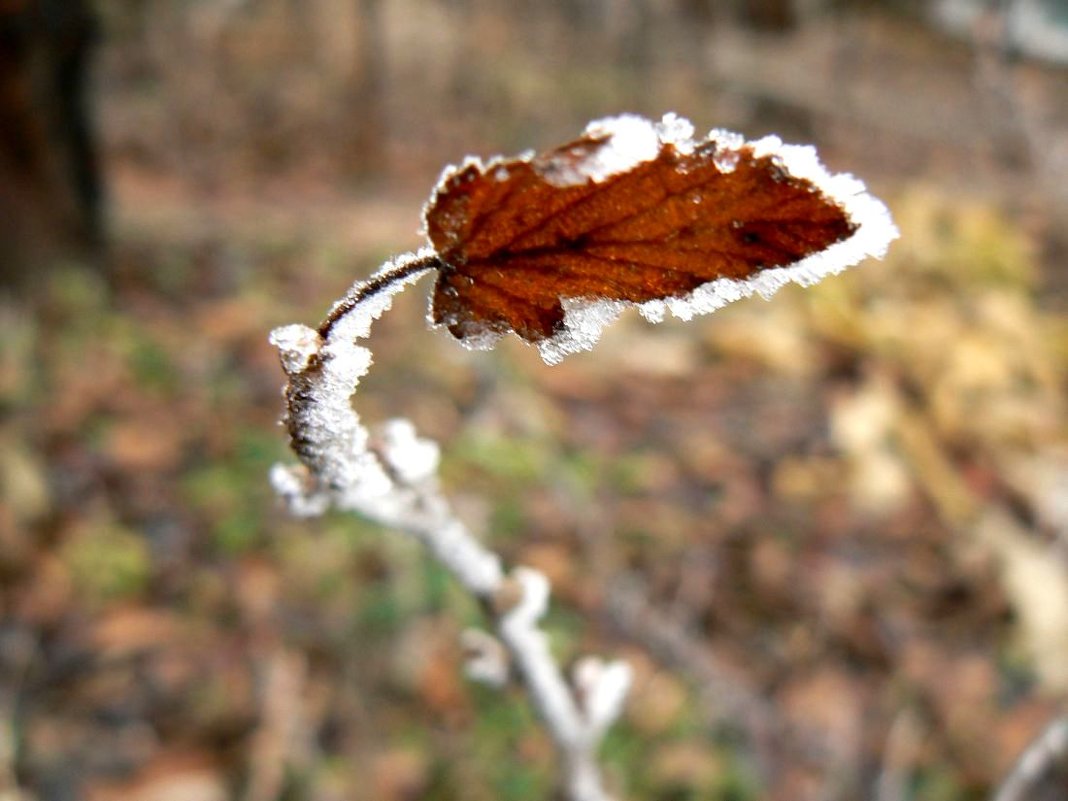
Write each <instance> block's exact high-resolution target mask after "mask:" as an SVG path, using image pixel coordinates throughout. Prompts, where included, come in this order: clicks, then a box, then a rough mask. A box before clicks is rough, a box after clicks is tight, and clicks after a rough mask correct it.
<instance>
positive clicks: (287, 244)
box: [0, 0, 1068, 801]
mask: <svg viewBox="0 0 1068 801" xmlns="http://www.w3.org/2000/svg"><path fill="white" fill-rule="evenodd" d="M623 111H633V112H639V113H644V114H647V115H650V116H655V117H659V116H660V115H661V114H662V113H664V112H666V111H677V112H678V113H680V114H682V115H683V116H687V117H689V118H691V119H692V120H693V121H694V123H695V124H696V126H697V128H698V129H699V130H707V129H709V128H712V127H725V128H731V129H735V130H739V131H741V132H743V133H745V134H746V135H747V136H749V137H754V136H759V135H763V134H765V133H769V132H775V133H778V134H780V135H782V136H783V137H784V138H785V139H787V140H788V141H799V142H810V143H813V144H816V145H817V147H818V148H819V150H820V153H821V155H822V157H823V159H824V161H825V162H826V163H827V164H828V165H829V166H830V167H831V168H832V169H834V170H837V171H851V172H854V173H856V174H858V175H860V176H862V177H863V178H864V179H865V180H866V181H867V182H868V184H869V186H870V187H871V188H872V189H873V191H874V192H875V193H876V194H878V195H880V196H881V197H884V198H885V199H887V201H888V203H889V205H890V206H891V208H892V210H893V212H894V215H895V218H896V219H897V221H898V223H899V225H900V227H901V229H902V234H903V236H902V239H901V240H900V241H899V242H897V243H895V245H894V246H893V247H892V249H891V253H890V255H889V257H888V258H887V260H886V261H884V262H879V263H876V262H872V263H868V264H865V265H863V266H862V267H860V268H857V269H854V270H852V271H850V272H849V273H848V274H846V275H843V276H840V277H836V278H833V279H828V280H827V281H825V282H824V283H823V284H820V285H819V286H818V287H816V288H814V289H810V290H804V291H802V290H800V289H799V288H797V287H793V288H790V289H787V290H783V291H782V292H781V293H780V294H779V295H778V296H777V297H776V298H775V299H774V301H773V302H771V303H765V302H763V301H760V300H752V301H748V302H745V303H740V304H737V305H736V306H734V307H731V308H728V309H726V310H724V311H722V312H719V313H717V314H716V315H714V316H713V317H710V318H708V319H702V320H698V321H695V322H693V323H688V324H682V323H679V322H677V321H669V322H666V323H664V324H662V325H659V326H656V327H651V326H648V325H646V324H645V323H643V322H641V321H640V320H638V319H635V318H632V317H630V316H628V317H626V318H625V319H623V320H621V321H620V322H619V323H617V324H616V325H615V326H614V327H613V328H611V329H609V331H608V332H606V336H605V339H604V341H603V343H602V344H601V345H600V346H599V347H598V349H597V350H596V351H595V352H593V353H590V354H583V355H579V356H575V357H572V358H571V359H569V360H568V361H567V362H566V363H565V364H563V365H560V366H558V367H555V368H547V367H545V366H544V365H542V364H541V362H540V360H539V359H538V357H537V354H536V353H535V352H533V351H532V350H530V349H527V348H525V347H523V346H522V345H520V344H518V343H517V342H516V341H508V342H505V343H502V345H501V346H500V347H499V348H498V349H497V350H496V351H494V352H493V353H490V354H471V353H467V352H465V351H463V350H462V349H461V348H458V347H456V345H455V344H454V343H453V342H452V341H451V340H450V338H449V337H447V336H444V335H442V334H441V333H440V332H432V331H428V330H427V329H426V326H425V323H424V315H425V288H424V287H422V286H420V287H417V288H415V289H414V290H411V291H409V292H407V293H405V295H404V296H403V297H401V298H400V299H399V300H398V303H397V304H396V306H395V309H394V311H393V312H392V313H391V314H390V315H387V316H386V318H385V319H383V320H382V321H381V322H380V323H379V325H378V326H377V328H376V331H375V338H374V340H373V343H374V347H375V349H376V350H375V353H376V367H375V369H374V370H373V371H372V372H371V375H370V376H369V378H368V379H367V382H366V384H365V385H364V386H362V387H361V397H360V398H359V404H358V405H359V408H360V410H361V413H362V414H363V415H364V416H365V419H367V420H368V421H375V420H381V419H383V418H385V417H386V416H389V415H396V414H403V415H406V416H408V417H411V418H412V419H413V420H415V422H416V423H417V425H418V427H419V428H420V430H421V431H422V432H423V433H425V434H427V435H429V436H432V437H435V438H437V439H438V440H440V441H441V443H442V445H443V449H444V453H445V464H444V467H443V470H444V481H445V483H446V485H447V487H448V490H449V493H450V495H451V497H452V498H453V499H454V500H455V502H456V505H457V507H458V508H459V509H460V511H461V514H462V515H463V516H464V518H465V519H466V520H467V521H468V522H469V523H470V525H471V526H472V528H473V529H474V530H475V531H476V532H478V533H479V535H480V536H482V537H483V538H484V539H485V540H486V541H487V542H489V543H490V544H491V545H492V546H493V547H494V548H496V549H498V550H499V551H500V552H502V553H503V554H505V555H506V557H507V559H508V560H509V561H510V562H512V563H515V562H523V563H526V564H531V565H534V566H536V567H538V568H540V569H541V570H543V571H545V572H546V573H547V574H548V575H549V576H550V577H551V578H552V580H553V582H554V586H555V590H556V600H557V604H556V606H555V608H554V611H553V613H552V616H551V620H550V621H549V628H550V630H551V631H552V633H553V637H554V644H555V646H556V648H557V649H558V653H559V654H560V655H561V657H562V658H563V659H565V660H570V659H572V658H574V657H575V656H577V655H580V654H583V653H590V652H593V653H599V654H605V655H611V656H616V657H622V658H625V659H627V660H629V662H630V663H631V664H632V666H633V667H634V669H635V673H636V684H635V688H634V692H633V694H632V697H631V701H630V705H629V707H628V710H627V713H626V715H625V717H624V719H623V721H622V722H621V723H620V724H619V725H618V726H617V727H616V728H615V729H613V731H612V732H611V734H610V736H609V738H608V740H607V742H606V744H605V748H604V760H603V761H604V765H605V770H606V773H607V775H608V780H609V782H610V783H611V785H612V786H613V787H615V788H616V789H617V790H618V792H619V795H620V797H622V798H629V799H660V800H662V801H678V800H682V799H730V800H731V801H745V800H748V799H783V801H786V800H787V799H789V800H790V801H806V799H828V800H829V801H837V799H842V800H843V801H844V800H845V799H859V798H865V799H877V801H907V800H908V799H925V800H929V801H963V800H964V799H980V798H987V797H988V796H989V793H990V791H991V788H992V787H993V786H995V785H996V783H997V782H998V780H999V779H1000V778H1001V777H1002V776H1003V775H1004V773H1005V772H1006V770H1007V769H1008V767H1009V766H1010V765H1011V763H1012V761H1013V759H1014V758H1015V756H1016V755H1017V754H1018V753H1019V751H1020V750H1021V749H1022V748H1023V747H1024V745H1025V744H1026V743H1027V742H1028V741H1030V740H1031V739H1032V738H1033V737H1035V736H1036V735H1037V734H1038V733H1039V732H1040V731H1041V730H1042V729H1043V727H1044V726H1045V725H1047V724H1048V723H1049V722H1050V721H1051V720H1052V719H1054V718H1055V717H1056V716H1057V715H1058V714H1063V712H1064V708H1065V707H1064V705H1065V699H1066V698H1068V436H1066V415H1065V402H1066V389H1068V386H1066V376H1068V370H1066V369H1065V368H1066V365H1068V322H1066V317H1065V310H1066V308H1068V274H1066V264H1065V260H1066V258H1068V225H1066V223H1068V5H1066V4H1065V2H1064V0H1002V2H996V1H992V2H982V1H981V0H940V1H939V2H921V0H915V1H914V2H909V1H908V0H899V1H898V2H892V1H891V0H884V1H883V2H879V1H878V0H868V1H867V2H865V1H864V0H852V1H850V0H793V1H791V0H723V1H722V2H718V1H717V0H559V1H558V2H545V1H544V0H541V1H540V2H535V1H534V0H500V1H499V2H489V0H451V1H450V0H388V1H387V0H299V1H298V0H196V1H194V0H154V1H153V2H149V0H109V2H98V3H96V4H93V3H91V2H89V1H88V0H0V280H2V281H3V285H2V292H3V296H4V297H3V299H2V301H0V797H2V798H3V799H4V800H5V801H8V800H9V799H10V800H12V801H13V800H14V799H19V801H31V800H32V801H67V800H70V801H74V800H76V799H88V800H89V801H113V800H114V801H118V799H122V800H123V801H159V800H160V799H175V798H178V799H182V801H216V799H219V800H222V799H242V800H243V801H270V800H272V799H316V800H319V799H322V800H324V801H325V800H326V799H373V800H374V801H400V800H401V799H435V800H442V801H444V800H445V799H465V801H478V800H479V799H487V800H489V799H494V800H497V799H500V800H502V801H522V800H525V799H545V798H550V797H551V796H552V789H553V754H552V748H551V744H550V743H549V741H548V740H547V738H546V737H545V735H544V734H543V733H542V732H541V730H540V729H539V728H538V726H537V725H536V722H535V721H534V720H533V719H532V715H531V711H530V709H529V707H528V705H527V703H526V700H525V699H524V697H523V696H522V694H521V693H519V692H506V693H497V692H492V691H489V690H485V689H483V688H480V687H477V686H473V685H471V684H469V683H467V682H466V681H465V680H464V679H463V677H462V663H463V660H462V653H461V652H460V647H459V644H458V635H459V632H460V631H461V629H462V628H463V627H465V626H468V625H478V624H479V622H480V621H481V617H480V613H479V610H478V609H477V608H476V607H475V606H474V605H473V604H472V603H471V601H470V600H469V599H467V598H466V597H465V596H463V595H462V593H460V592H459V591H458V590H457V588H456V587H455V586H454V585H453V584H452V583H451V581H450V580H449V578H448V577H447V576H446V575H444V574H443V572H442V571H441V570H440V569H439V568H438V567H437V566H436V565H434V564H432V563H430V562H428V561H427V560H426V559H425V558H424V556H423V555H422V553H420V552H419V550H418V549H417V548H415V547H414V546H413V545H412V544H411V543H409V542H407V541H405V540H403V539H402V538H400V537H398V536H396V535H394V534H391V533H390V532H385V531H381V530H378V529H376V528H374V527H372V526H370V525H368V524H365V523H362V522H361V521H359V520H353V519H349V518H343V517H327V518H326V519H323V520H316V521H310V522H309V521H294V520H290V519H288V518H287V517H286V515H285V514H284V513H283V512H282V510H281V509H280V507H279V505H278V503H277V502H276V501H275V499H274V498H273V497H272V496H271V493H270V492H269V490H268V486H267V481H266V473H267V470H268V468H269V466H270V465H271V464H272V463H273V462H275V461H277V460H288V458H289V457H288V455H287V452H286V446H285V437H284V435H283V431H282V429H280V428H279V427H278V426H277V420H278V417H279V415H280V412H281V398H280V388H281V385H282V383H283V377H282V373H281V370H280V369H279V368H278V365H277V362H276V356H275V354H274V353H273V351H272V349H271V348H270V347H269V346H268V345H267V342H266V336H267V333H268V332H269V331H270V329H271V328H272V327H274V326H276V325H279V324H283V323H288V322H304V323H307V324H314V323H315V322H317V321H318V320H319V319H320V318H321V317H322V316H323V314H324V313H325V311H326V310H327V309H328V308H329V306H330V304H331V302H332V301H333V299H335V298H337V297H338V296H339V295H340V294H341V293H342V292H343V291H344V290H345V289H346V288H347V287H348V286H349V284H350V283H351V282H352V281H353V280H355V279H357V278H359V277H362V276H365V275H367V274H368V273H369V272H371V271H372V270H374V269H375V268H376V267H377V266H378V265H379V264H380V263H381V262H382V261H383V260H385V259H386V258H388V257H389V256H390V255H391V254H395V253H399V252H402V251H406V250H410V249H413V248H416V247H418V246H419V245H420V244H421V242H422V240H421V238H420V235H419V233H418V229H419V223H420V210H421V206H422V203H423V202H424V200H425V198H426V196H427V194H428V193H429V191H430V189H431V188H432V186H433V185H434V182H435V180H436V178H437V175H438V173H439V171H440V170H441V168H442V167H443V166H444V165H446V164H449V163H454V162H457V161H458V160H460V159H462V157H463V156H464V155H466V154H468V153H476V154H481V155H484V156H488V155H493V154H496V153H505V154H510V153H516V152H519V151H521V150H525V149H527V148H538V149H540V148H547V147H551V146H553V145H556V144H559V143H561V142H563V141H566V140H568V139H569V138H571V137H573V136H574V135H575V134H577V133H578V132H579V131H580V130H581V129H582V128H583V127H584V126H585V124H586V123H587V122H588V121H589V120H591V119H596V118H598V117H601V116H605V115H609V114H616V113H620V112H623ZM1066 786H1068V781H1066V780H1065V777H1064V776H1063V775H1061V776H1059V777H1058V776H1056V775H1051V776H1050V777H1049V788H1048V790H1049V794H1048V795H1045V796H1042V798H1044V799H1047V801H1051V800H1052V799H1058V798H1059V799H1063V798H1068V791H1066V790H1065V787H1066ZM1058 788H1059V789H1058Z"/></svg>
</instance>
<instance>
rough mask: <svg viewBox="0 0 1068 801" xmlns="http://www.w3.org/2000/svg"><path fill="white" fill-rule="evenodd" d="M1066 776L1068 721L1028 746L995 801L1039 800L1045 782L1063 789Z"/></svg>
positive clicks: (1058, 722)
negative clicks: (1062, 785)
mask: <svg viewBox="0 0 1068 801" xmlns="http://www.w3.org/2000/svg"><path fill="white" fill-rule="evenodd" d="M1051 774H1052V775H1051ZM1065 774H1068V717H1061V718H1058V719H1056V720H1054V721H1053V722H1052V723H1051V724H1050V725H1049V726H1047V727H1046V729H1045V730H1044V731H1043V732H1042V733H1041V734H1040V735H1039V736H1038V737H1037V738H1036V739H1035V740H1034V741H1033V742H1032V743H1031V744H1030V745H1029V746H1027V748H1026V749H1025V750H1024V752H1023V753H1022V754H1021V755H1020V757H1019V759H1017V760H1016V764H1015V765H1013V768H1012V770H1011V771H1010V772H1009V775H1008V776H1006V777H1005V779H1004V781H1002V783H1001V786H1000V787H998V790H997V793H996V794H995V795H994V801H1031V799H1035V798H1038V797H1039V792H1038V788H1039V787H1041V786H1042V784H1043V783H1044V782H1053V783H1055V785H1056V786H1058V787H1059V786H1061V785H1060V782H1062V781H1064V778H1063V777H1064V775H1065ZM1058 776H1059V777H1060V778H1058Z"/></svg>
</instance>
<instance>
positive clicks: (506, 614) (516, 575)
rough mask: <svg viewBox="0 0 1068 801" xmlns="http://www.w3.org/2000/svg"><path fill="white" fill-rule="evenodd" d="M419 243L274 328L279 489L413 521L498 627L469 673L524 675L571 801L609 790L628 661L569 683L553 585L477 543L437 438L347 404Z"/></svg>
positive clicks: (471, 637) (385, 520)
mask: <svg viewBox="0 0 1068 801" xmlns="http://www.w3.org/2000/svg"><path fill="white" fill-rule="evenodd" d="M433 259H434V256H433V253H432V252H430V251H420V252H419V253H415V254H409V255H407V256H403V257H400V258H399V259H396V260H395V261H393V262H391V263H389V264H387V265H386V266H384V267H383V268H382V269H381V270H380V271H379V272H378V273H376V274H375V275H374V276H372V277H371V278H370V279H369V280H368V281H366V282H361V283H358V284H356V285H355V286H353V288H352V289H351V290H350V292H349V293H348V294H347V295H346V297H345V298H343V299H342V300H340V301H338V303H337V304H335V306H334V308H333V310H332V311H331V313H330V315H329V316H328V318H327V321H326V322H325V323H324V324H323V325H322V326H321V327H320V328H319V330H318V331H316V330H313V329H311V328H308V327H306V326H300V325H291V326H285V327H283V328H279V329H276V330H275V331H274V332H273V333H272V334H271V342H272V343H273V344H274V345H276V346H277V347H278V348H279V351H280V354H281V361H282V367H283V369H284V370H285V372H286V375H287V376H288V378H289V382H288V384H287V386H286V389H285V397H286V407H287V410H286V417H285V421H284V422H285V424H286V426H287V428H288V429H289V434H290V439H291V443H292V446H293V449H294V451H295V452H296V453H297V455H298V457H299V458H300V462H301V463H300V464H299V465H296V466H281V465H276V466H275V467H274V468H273V470H272V471H271V482H272V484H273V486H274V488H275V491H276V492H278V494H279V495H280V496H281V497H282V498H283V499H285V501H286V503H287V504H288V506H289V508H290V510H291V511H292V512H293V513H294V514H298V515H304V516H310V515H318V514H322V513H323V512H325V511H326V510H327V509H329V508H335V509H339V510H345V511H351V512H355V513H357V514H360V515H362V516H363V517H366V518H369V519H371V520H374V521H376V522H378V523H381V524H382V525H385V526H388V527H391V528H395V529H398V530H401V531H404V532H406V533H408V534H409V535H411V536H413V537H415V538H416V539H417V540H418V541H419V542H421V543H422V544H423V545H424V546H425V547H426V548H427V550H428V551H429V552H430V553H431V555H432V556H433V557H434V558H435V559H437V560H438V561H439V562H440V563H441V564H442V565H444V566H445V567H446V568H447V569H448V570H449V572H451V573H452V574H453V576H455V578H456V579H457V580H458V581H459V583H460V584H461V585H462V586H463V587H464V588H465V589H466V590H467V591H468V592H470V593H471V594H472V595H473V596H474V597H475V598H477V599H478V600H480V601H482V602H483V603H484V605H485V606H486V607H487V608H488V609H490V610H492V611H493V627H494V632H495V635H496V636H495V637H494V636H491V635H489V634H488V633H485V632H482V633H471V632H467V633H465V635H464V645H465V649H466V650H467V651H468V653H469V654H470V657H471V658H470V660H469V662H468V666H467V671H468V675H470V676H472V678H475V679H477V680H481V681H485V682H487V683H496V684H499V683H502V682H503V681H504V680H505V679H506V678H507V676H508V675H509V672H511V674H512V675H514V676H515V677H516V678H518V679H519V680H520V681H521V682H522V683H523V685H524V686H525V687H526V689H527V691H528V693H529V694H530V697H531V701H532V703H533V704H534V707H535V709H536V710H537V712H538V714H539V717H540V718H541V720H542V721H543V723H544V725H545V727H546V730H547V731H548V733H549V735H550V736H551V738H552V740H553V742H554V743H555V744H556V747H557V749H558V751H559V754H560V758H561V765H562V774H563V784H564V788H565V791H566V793H567V795H568V797H569V798H570V799H571V801H609V799H610V796H609V795H608V793H607V792H606V791H605V789H604V787H603V784H602V781H601V775H600V770H599V768H598V765H597V761H596V751H597V747H598V745H599V743H600V740H601V737H602V736H603V734H604V732H605V730H606V729H607V727H608V726H609V725H611V723H612V722H613V721H615V720H616V718H618V716H619V714H620V713H621V711H622V708H623V702H624V699H625V697H626V693H627V689H628V688H629V685H630V670H629V668H628V666H627V665H625V664H623V663H621V662H614V663H608V664H606V663H602V662H601V661H600V660H588V661H587V662H585V663H580V666H581V665H583V664H584V665H585V667H584V668H581V669H580V670H579V671H578V672H577V674H576V677H575V685H574V686H572V685H571V684H569V682H568V681H567V679H566V678H565V676H564V673H563V671H562V670H561V668H560V666H559V665H558V664H557V662H556V660H555V658H554V657H553V654H552V652H551V650H550V647H549V640H548V637H547V635H546V634H545V632H544V631H543V630H542V629H541V628H540V622H541V619H542V617H543V616H544V615H545V612H546V611H547V610H548V606H549V596H550V586H549V581H548V579H546V578H545V576H544V575H542V574H541V573H539V572H537V571H536V570H532V569H529V568H524V567H519V568H516V569H515V570H514V571H513V572H512V573H511V574H510V575H509V574H506V573H505V571H504V568H503V567H502V564H501V560H500V558H499V557H498V556H497V555H496V554H495V553H493V552H492V551H490V550H489V549H487V548H486V547H485V546H484V545H482V544H481V543H480V542H479V541H478V540H477V539H476V538H475V537H474V536H473V535H472V534H471V532H470V531H469V530H468V529H467V527H466V526H465V525H464V524H463V522H462V521H460V520H459V519H458V518H457V517H456V516H455V514H454V513H453V511H452V509H451V507H450V506H449V504H448V502H447V501H446V499H445V498H444V497H443V495H442V493H441V492H440V489H439V487H438V482H437V466H438V447H437V444H436V443H434V442H432V441H430V440H426V439H421V438H420V437H418V436H417V434H416V432H415V429H414V427H413V426H412V425H411V423H410V422H408V421H406V420H391V421H388V422H386V423H385V424H383V425H381V426H378V427H376V428H375V429H374V430H372V431H371V432H368V430H367V429H366V428H365V427H364V426H363V424H362V423H361V422H360V419H359V417H358V415H357V414H356V412H355V411H354V410H353V408H352V403H351V399H352V395H353V393H354V392H355V390H356V387H357V386H358V384H359V381H360V379H361V378H362V377H363V376H364V375H365V374H366V373H367V371H368V369H369V368H370V365H371V352H370V351H369V350H368V349H367V348H365V347H363V346H361V345H359V344H357V341H358V340H360V339H365V338H366V337H367V336H368V335H369V333H370V329H371V324H372V323H373V322H374V320H376V319H377V318H378V317H379V316H381V314H383V313H384V312H385V311H386V310H387V309H389V307H390V304H391V302H392V297H393V295H394V294H396V293H397V292H399V291H400V290H401V289H403V288H404V287H405V286H406V285H407V284H409V283H411V282H413V281H414V280H416V279H417V278H419V277H420V276H421V275H423V274H424V273H425V272H426V271H427V270H429V269H431V268H432V267H433Z"/></svg>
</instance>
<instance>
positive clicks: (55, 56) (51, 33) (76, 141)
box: [0, 0, 102, 286]
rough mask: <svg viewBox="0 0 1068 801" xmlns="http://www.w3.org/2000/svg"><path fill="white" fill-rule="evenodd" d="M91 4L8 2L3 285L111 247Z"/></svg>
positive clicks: (2, 123) (1, 137)
mask: <svg viewBox="0 0 1068 801" xmlns="http://www.w3.org/2000/svg"><path fill="white" fill-rule="evenodd" d="M96 32H97V29H96V20H95V17H94V16H93V13H92V11H91V9H90V7H89V4H88V2H87V0H0V285H2V286H15V285H19V284H25V283H26V281H27V279H28V278H30V277H31V276H32V275H35V274H37V273H38V272H39V270H38V269H37V268H39V267H40V266H42V265H45V264H47V262H48V261H50V260H52V259H54V258H57V257H60V256H70V255H74V256H87V255H91V254H93V253H94V252H96V251H97V250H98V249H99V247H100V244H101V241H102V221H101V183H100V172H99V166H98V163H97V156H96V149H95V146H94V140H93V132H92V126H91V123H90V114H89V85H88V83H89V82H88V78H89V65H90V62H91V59H92V51H93V46H94V43H95V40H96Z"/></svg>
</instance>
